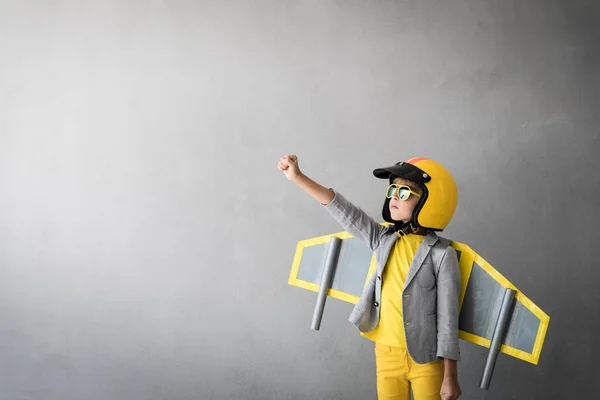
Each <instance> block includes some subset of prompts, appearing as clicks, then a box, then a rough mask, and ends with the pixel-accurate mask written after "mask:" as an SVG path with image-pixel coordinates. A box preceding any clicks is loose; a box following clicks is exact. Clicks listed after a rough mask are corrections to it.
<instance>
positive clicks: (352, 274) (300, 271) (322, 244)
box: [288, 223, 550, 389]
mask: <svg viewBox="0 0 600 400" xmlns="http://www.w3.org/2000/svg"><path fill="white" fill-rule="evenodd" d="M382 225H388V224H387V223H382ZM450 245H451V246H452V247H453V248H454V249H455V250H456V252H457V255H458V261H459V266H460V272H461V279H462V285H461V291H460V297H459V309H460V314H459V333H458V335H459V338H461V339H463V340H465V341H468V342H471V343H475V344H477V345H480V346H484V347H487V348H489V349H490V350H489V353H488V358H487V361H486V365H485V367H484V370H483V374H482V378H481V383H480V387H481V388H482V389H488V388H489V384H490V381H491V376H492V374H493V370H494V366H495V362H496V358H497V356H498V352H502V353H505V354H508V355H510V356H512V357H516V358H518V359H521V360H523V361H527V362H530V363H532V364H537V363H538V361H539V358H540V353H541V351H542V345H543V343H544V338H545V336H546V331H547V329H548V323H549V321H550V317H549V316H548V315H547V314H546V313H544V311H542V310H541V309H540V308H539V307H538V306H536V305H535V304H534V303H533V302H532V301H531V300H529V299H528V298H527V296H525V295H524V294H523V293H522V292H520V291H519V290H518V289H517V288H516V287H515V286H514V285H513V284H512V283H511V282H509V281H508V280H507V279H506V278H504V277H503V276H502V275H501V274H500V273H499V272H498V271H496V270H495V269H494V268H493V267H492V266H491V265H490V264H489V263H488V262H487V261H485V260H484V259H483V257H481V256H480V255H479V254H477V253H476V252H475V251H473V249H471V248H470V247H469V246H467V245H466V244H463V243H459V242H451V244H450ZM375 269H376V260H375V253H374V252H373V251H371V249H369V248H368V247H367V246H366V245H365V244H364V243H363V242H361V241H360V240H359V239H357V238H355V237H353V236H352V235H351V234H350V233H348V232H345V231H344V232H338V233H334V234H331V235H325V236H319V237H315V238H311V239H306V240H301V241H299V242H298V245H297V247H296V254H295V256H294V260H293V263H292V269H291V272H290V276H289V280H288V283H289V284H290V285H293V286H297V287H300V288H303V289H307V290H311V291H313V292H317V293H318V296H317V302H316V306H315V310H314V314H313V321H312V328H313V329H314V330H318V329H319V327H320V324H321V318H322V315H323V309H324V306H325V300H326V298H327V296H330V297H334V298H336V299H339V300H343V301H346V302H348V303H352V304H356V302H357V301H358V299H359V297H360V295H361V293H362V291H363V288H364V287H365V285H366V283H367V282H368V280H369V278H370V277H371V276H372V274H373V273H375Z"/></svg>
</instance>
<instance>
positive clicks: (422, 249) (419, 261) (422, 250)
mask: <svg viewBox="0 0 600 400" xmlns="http://www.w3.org/2000/svg"><path fill="white" fill-rule="evenodd" d="M437 241H438V236H437V235H436V234H435V233H434V232H430V233H428V234H427V236H425V239H423V242H422V243H421V245H420V246H419V248H418V249H417V251H416V252H415V256H414V257H413V260H412V262H411V263H410V267H409V268H408V275H407V276H406V281H405V282H404V287H405V288H406V287H408V285H409V284H410V282H411V281H412V280H413V278H414V277H415V275H417V272H419V269H421V266H422V265H423V262H424V261H425V259H426V258H427V255H428V254H429V252H430V251H431V247H432V246H433V245H434V244H435V243H436V242H437Z"/></svg>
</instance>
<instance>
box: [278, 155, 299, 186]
mask: <svg viewBox="0 0 600 400" xmlns="http://www.w3.org/2000/svg"><path fill="white" fill-rule="evenodd" d="M277 167H278V168H279V170H280V171H283V174H284V175H285V177H286V178H287V179H288V181H293V180H295V179H296V178H298V177H299V176H300V175H302V172H300V168H299V167H298V157H296V156H295V155H293V154H286V155H285V156H283V157H281V160H279V165H277Z"/></svg>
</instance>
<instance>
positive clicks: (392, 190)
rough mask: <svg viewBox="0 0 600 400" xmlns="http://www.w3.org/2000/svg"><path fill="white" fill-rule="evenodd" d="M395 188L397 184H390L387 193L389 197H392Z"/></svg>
mask: <svg viewBox="0 0 600 400" xmlns="http://www.w3.org/2000/svg"><path fill="white" fill-rule="evenodd" d="M394 190H396V186H394V185H390V186H388V188H387V192H386V194H385V195H386V196H387V197H392V195H393V194H394Z"/></svg>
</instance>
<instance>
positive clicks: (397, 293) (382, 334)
mask: <svg viewBox="0 0 600 400" xmlns="http://www.w3.org/2000/svg"><path fill="white" fill-rule="evenodd" d="M423 239H425V236H421V235H414V234H411V235H405V236H401V237H399V238H398V240H397V241H396V243H395V244H394V247H393V248H392V250H391V251H390V256H389V257H388V260H387V262H386V266H385V269H384V271H383V276H382V286H381V308H380V311H379V312H380V314H379V323H378V324H377V326H376V327H375V329H373V330H372V331H370V332H367V333H361V335H362V336H364V337H366V338H368V339H371V340H373V341H375V342H377V343H380V344H384V345H387V346H395V347H406V338H405V337H404V322H403V320H402V290H403V289H404V282H405V281H406V275H407V274H408V268H409V267H410V263H411V262H412V259H413V257H414V256H415V252H416V251H417V249H418V248H419V246H420V245H421V243H422V242H423Z"/></svg>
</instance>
